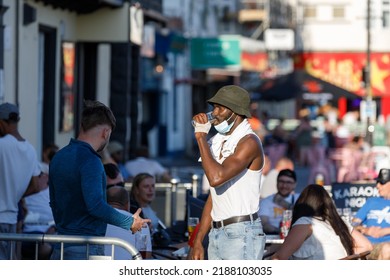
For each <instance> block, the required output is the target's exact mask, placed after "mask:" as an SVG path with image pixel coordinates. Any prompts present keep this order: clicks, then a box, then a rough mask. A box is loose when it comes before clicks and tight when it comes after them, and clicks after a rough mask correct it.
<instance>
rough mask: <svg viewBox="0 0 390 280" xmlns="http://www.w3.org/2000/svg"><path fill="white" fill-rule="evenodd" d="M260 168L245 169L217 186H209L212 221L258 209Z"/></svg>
mask: <svg viewBox="0 0 390 280" xmlns="http://www.w3.org/2000/svg"><path fill="white" fill-rule="evenodd" d="M260 180H261V170H250V169H245V170H243V171H242V172H241V173H240V174H239V175H237V176H236V177H234V178H233V179H231V180H230V181H228V182H226V183H225V184H223V185H222V186H220V187H218V188H210V192H211V198H212V201H213V207H212V210H211V217H212V219H213V221H221V220H225V219H227V218H230V217H233V216H241V215H248V214H253V213H257V211H258V210H259V198H260Z"/></svg>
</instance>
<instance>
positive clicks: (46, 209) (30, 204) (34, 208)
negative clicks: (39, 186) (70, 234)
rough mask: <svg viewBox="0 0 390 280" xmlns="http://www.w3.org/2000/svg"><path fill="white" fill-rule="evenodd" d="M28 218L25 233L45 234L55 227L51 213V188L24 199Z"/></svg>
mask: <svg viewBox="0 0 390 280" xmlns="http://www.w3.org/2000/svg"><path fill="white" fill-rule="evenodd" d="M24 201H25V204H26V208H27V216H26V218H25V220H24V226H23V232H42V233H45V232H46V231H47V230H48V229H49V228H50V227H51V226H53V225H54V217H53V212H52V211H51V207H50V205H49V203H50V194H49V188H46V189H44V190H42V191H40V192H38V193H34V194H32V195H29V196H26V197H25V198H24Z"/></svg>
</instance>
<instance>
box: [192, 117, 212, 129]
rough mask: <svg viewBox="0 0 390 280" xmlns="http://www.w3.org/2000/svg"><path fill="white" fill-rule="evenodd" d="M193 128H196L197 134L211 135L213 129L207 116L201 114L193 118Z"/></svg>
mask: <svg viewBox="0 0 390 280" xmlns="http://www.w3.org/2000/svg"><path fill="white" fill-rule="evenodd" d="M192 120H193V126H194V128H195V133H197V132H202V133H206V134H207V133H209V131H210V128H211V123H210V122H209V120H208V119H207V115H206V114H205V113H199V114H197V115H195V116H194V117H193V118H192Z"/></svg>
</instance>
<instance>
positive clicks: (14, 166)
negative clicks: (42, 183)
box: [0, 134, 41, 224]
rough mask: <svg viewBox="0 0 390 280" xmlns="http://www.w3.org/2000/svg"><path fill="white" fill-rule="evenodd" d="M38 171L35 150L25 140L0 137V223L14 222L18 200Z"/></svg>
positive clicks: (7, 136) (6, 136) (8, 136)
mask: <svg viewBox="0 0 390 280" xmlns="http://www.w3.org/2000/svg"><path fill="white" fill-rule="evenodd" d="M40 173H41V169H40V167H39V161H38V158H37V154H36V151H35V149H34V147H33V146H32V145H31V144H30V143H29V142H28V141H27V140H24V141H18V140H17V139H16V138H15V137H14V136H12V135H9V134H7V135H5V136H4V137H0V223H6V224H16V222H17V216H18V202H19V201H20V199H21V198H22V196H23V194H24V193H25V191H26V190H27V187H28V185H29V183H30V180H31V177H33V176H38V175H39V174H40Z"/></svg>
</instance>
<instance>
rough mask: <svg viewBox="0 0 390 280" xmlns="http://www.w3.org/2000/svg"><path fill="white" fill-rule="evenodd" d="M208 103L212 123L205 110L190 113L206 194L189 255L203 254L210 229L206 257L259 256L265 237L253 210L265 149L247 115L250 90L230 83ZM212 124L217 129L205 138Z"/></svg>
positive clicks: (239, 257) (261, 254)
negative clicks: (198, 225)
mask: <svg viewBox="0 0 390 280" xmlns="http://www.w3.org/2000/svg"><path fill="white" fill-rule="evenodd" d="M208 103H209V104H211V105H212V106H213V111H212V115H213V117H214V118H215V120H213V121H212V124H211V123H210V121H208V119H207V115H206V114H204V113H200V114H197V115H195V116H194V117H193V121H194V129H195V138H196V141H197V144H198V147H199V151H200V157H201V158H200V160H201V162H202V167H203V169H204V172H205V175H206V177H207V181H208V183H209V185H210V194H209V196H208V198H207V201H206V203H205V206H204V208H203V213H202V216H201V219H200V227H199V231H198V233H197V235H196V238H195V240H194V247H193V250H192V253H191V254H192V255H191V258H192V259H196V260H197V259H204V248H203V245H202V241H203V239H204V237H205V236H206V234H207V233H208V237H209V245H208V250H207V253H208V259H232V260H235V259H237V260H238V259H262V257H263V252H264V244H265V236H264V233H263V229H262V226H261V222H260V219H259V218H258V214H257V211H258V209H259V197H260V181H261V174H262V169H263V166H264V152H263V147H262V144H261V141H260V139H259V137H258V136H257V134H256V133H255V132H254V131H253V130H252V128H251V126H250V124H249V122H248V120H247V118H250V117H251V115H250V97H249V93H248V92H247V91H246V90H245V89H243V88H241V87H238V86H235V85H228V86H224V87H222V88H220V89H219V90H218V91H217V93H216V94H215V95H214V96H213V97H212V98H211V99H209V100H208ZM211 125H213V126H214V128H215V129H216V130H217V132H218V133H217V134H216V135H215V136H213V137H212V138H211V139H210V140H209V141H207V134H208V132H209V130H210V128H211Z"/></svg>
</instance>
